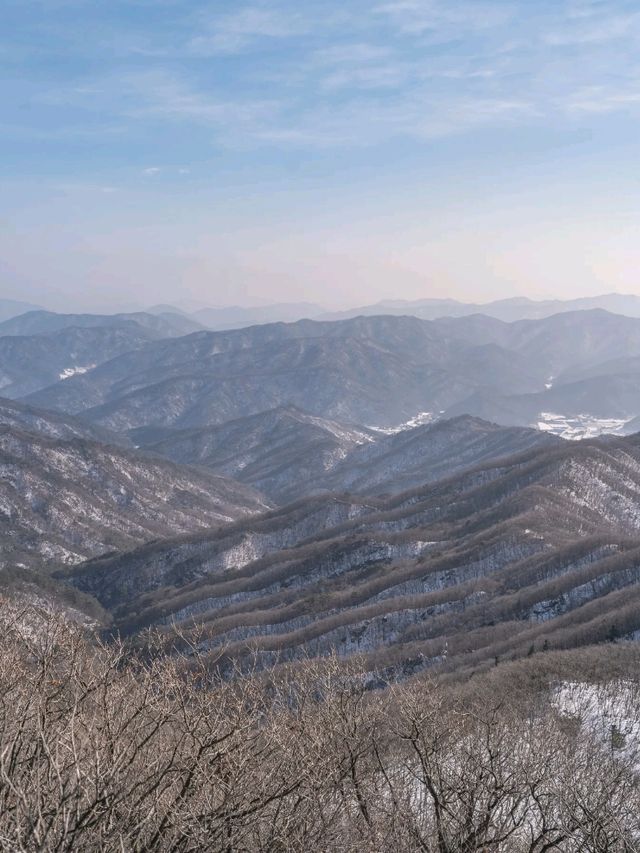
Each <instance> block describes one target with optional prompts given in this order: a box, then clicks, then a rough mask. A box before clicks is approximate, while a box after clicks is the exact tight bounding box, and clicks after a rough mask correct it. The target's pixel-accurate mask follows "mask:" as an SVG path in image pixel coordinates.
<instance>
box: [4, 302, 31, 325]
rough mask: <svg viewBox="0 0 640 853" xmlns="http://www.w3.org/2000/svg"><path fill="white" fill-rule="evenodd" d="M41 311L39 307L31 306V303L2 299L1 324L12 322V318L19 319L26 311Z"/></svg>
mask: <svg viewBox="0 0 640 853" xmlns="http://www.w3.org/2000/svg"><path fill="white" fill-rule="evenodd" d="M40 310H41V309H40V308H39V307H38V306H37V305H31V304H30V303H29V302H20V301H18V300H16V299H0V323H2V322H4V321H5V320H10V319H11V317H17V316H18V314H24V313H25V312H26V311H40Z"/></svg>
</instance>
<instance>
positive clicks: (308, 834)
mask: <svg viewBox="0 0 640 853" xmlns="http://www.w3.org/2000/svg"><path fill="white" fill-rule="evenodd" d="M0 620H1V626H0V679H1V683H0V714H1V726H2V728H1V732H2V743H1V752H0V798H1V803H0V843H1V845H2V849H3V850H7V851H9V850H11V851H36V850H38V851H70V850H82V851H85V850H86V851H94V850H95V851H129V850H131V851H147V850H158V851H165V850H166V851H201V850H213V851H227V853H231V851H233V852H234V853H235V851H301V853H302V851H305V853H307V851H318V852H319V851H381V853H382V851H388V850H397V851H425V853H431V851H433V853H462V851H464V852H465V853H472V851H478V853H479V851H496V853H520V851H522V853H545V851H551V850H560V851H576V853H578V851H580V853H584V851H593V853H596V851H597V853H604V851H634V850H637V849H639V847H638V844H639V839H640V780H639V778H638V773H637V768H638V754H637V735H638V730H639V726H640V685H638V684H637V683H635V682H634V680H633V678H631V677H630V676H629V672H632V671H633V670H634V669H635V670H636V671H637V653H636V651H635V648H634V647H633V646H632V645H631V644H612V645H611V646H609V647H599V649H598V650H596V651H595V652H594V650H593V649H590V650H586V652H582V651H580V650H578V651H576V652H570V653H569V652H568V653H554V652H549V653H548V654H547V655H546V656H545V654H544V653H540V654H536V655H532V656H531V657H530V658H529V659H526V660H524V661H519V662H517V663H514V664H512V665H508V664H506V665H504V667H499V668H496V669H495V670H494V671H493V672H489V673H488V674H487V673H485V674H484V675H483V676H481V677H478V678H477V679H474V678H471V679H469V680H467V681H466V682H465V683H463V684H461V683H459V682H456V681H453V680H448V681H447V680H445V681H442V680H441V681H436V680H433V679H424V678H422V679H420V680H413V681H408V682H404V683H403V684H401V685H395V686H394V685H390V686H389V687H388V689H386V690H372V689H370V687H371V683H370V677H369V680H368V681H367V680H366V679H365V678H364V677H363V676H362V675H361V674H360V672H359V670H358V662H357V661H355V660H353V661H350V662H349V663H348V665H347V664H344V663H341V662H340V661H338V660H337V659H335V658H330V659H325V660H313V661H309V662H306V663H298V664H297V665H296V666H295V667H294V668H291V669H284V668H280V669H279V670H272V671H270V672H264V671H260V672H256V673H254V674H248V675H247V674H246V673H245V674H243V675H238V676H237V677H236V678H231V679H229V678H225V679H224V680H222V679H220V678H219V677H217V676H216V670H215V666H213V665H212V660H211V657H210V656H209V657H206V656H200V655H199V654H198V652H197V648H196V647H192V648H190V649H189V650H188V653H184V652H183V653H182V654H177V655H172V656H167V655H164V654H157V655H156V654H154V653H153V646H152V645H151V646H150V647H149V648H150V649H151V651H149V648H148V649H147V651H146V653H145V655H144V657H141V656H140V654H139V653H136V654H134V653H132V652H131V651H130V650H128V649H127V648H126V647H125V646H124V645H122V644H117V643H116V644H110V645H108V646H104V645H101V644H100V643H99V642H98V641H97V640H96V638H95V637H93V636H91V635H90V634H88V633H87V632H86V630H84V629H82V628H80V627H79V626H78V625H77V624H73V623H70V622H68V621H66V620H65V619H64V618H63V617H61V616H59V615H55V614H54V615H52V614H51V613H45V612H38V611H36V610H34V609H33V608H29V609H20V608H19V607H17V606H16V604H15V603H14V604H11V603H8V602H4V603H3V605H2V609H1V616H0ZM560 657H561V659H560ZM596 658H597V659H596ZM556 665H557V666H558V667H560V668H561V669H562V671H563V673H565V674H566V673H573V674H574V675H575V681H567V680H566V679H565V680H563V682H562V684H558V683H555V686H554V678H553V671H554V666H556ZM589 668H591V670H600V671H602V670H603V669H606V670H607V672H608V677H609V679H610V681H609V682H605V683H600V685H597V684H593V683H592V684H591V686H590V687H589V688H587V689H586V692H585V690H584V689H583V688H584V685H585V684H586V679H587V678H588V677H589V672H587V669H589ZM581 678H585V681H584V682H581V681H580V679H581ZM507 684H508V687H507ZM581 684H582V687H581ZM593 691H596V692H597V693H598V691H600V692H599V693H598V695H597V696H596V697H595V701H594V697H593V695H592V694H593ZM607 697H608V698H607ZM607 701H609V703H610V705H611V708H610V710H611V714H612V715H613V716H610V717H606V719H605V718H603V717H601V716H597V717H594V716H593V713H592V712H593V708H594V707H597V708H598V709H599V710H598V714H600V715H601V714H602V709H603V708H604V707H605V706H606V704H607ZM611 720H615V721H616V722H615V723H612V722H611Z"/></svg>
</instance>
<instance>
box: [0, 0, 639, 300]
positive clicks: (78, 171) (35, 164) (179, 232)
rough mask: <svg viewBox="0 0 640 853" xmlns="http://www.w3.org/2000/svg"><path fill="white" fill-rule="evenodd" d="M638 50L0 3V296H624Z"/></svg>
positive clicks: (165, 3)
mask: <svg viewBox="0 0 640 853" xmlns="http://www.w3.org/2000/svg"><path fill="white" fill-rule="evenodd" d="M639 48H640V3H639V2H638V0H634V2H628V0H606V2H601V0H567V2H565V1H564V0H555V2H546V1H545V0H539V2H532V1H531V0H528V1H527V2H523V1H522V0H520V2H514V1H513V0H487V2H484V0H468V1H467V2H463V0H379V2H378V0H369V2H360V0H342V2H336V0H325V2H315V0H307V2H296V3H294V2H255V0H254V2H249V3H243V2H233V3H223V2H199V0H192V2H178V0H128V2H125V0H19V2H17V0H4V3H3V26H2V30H1V33H0V65H1V68H2V82H1V84H0V85H1V91H0V96H1V97H0V104H1V105H2V106H1V107H0V151H1V157H0V180H1V182H2V187H1V198H0V226H1V227H0V273H1V274H2V281H3V292H4V295H6V296H12V297H25V298H32V299H34V300H36V301H39V302H42V303H45V304H48V305H52V306H55V307H61V306H64V305H66V304H67V303H69V304H70V303H71V302H73V303H74V304H79V305H81V306H82V307H102V306H105V305H108V304H111V305H113V306H116V305H118V306H119V305H124V304H129V303H132V304H133V303H139V304H145V303H150V302H160V301H163V302H164V301H174V302H180V301H186V300H195V301H203V302H208V303H213V304H225V303H226V304H229V303H245V304H246V303H257V302H265V301H284V300H287V301H291V300H296V301H297V300H313V301H320V302H324V303H326V304H328V305H346V304H358V303H363V302H373V301H376V300H378V299H382V298H386V297H393V298H410V299H411V298H420V297H427V296H442V295H453V296H457V297H459V298H463V299H476V300H479V301H481V300H484V299H490V298H495V297H499V296H508V295H515V294H523V293H526V294H529V295H532V296H540V297H541V296H550V295H554V296H575V295H579V294H586V293H597V292H603V291H611V290H618V291H622V292H640V282H639V281H638V278H637V274H636V271H637V269H638V268H639V267H640V263H639V262H640V249H638V248H637V244H638V243H639V242H640V241H638V233H640V231H639V229H638V225H639V224H640V195H639V189H640V176H639V174H638V171H639V159H638V153H639V145H638V142H639V137H638V130H639V122H638V119H639V118H640V50H639Z"/></svg>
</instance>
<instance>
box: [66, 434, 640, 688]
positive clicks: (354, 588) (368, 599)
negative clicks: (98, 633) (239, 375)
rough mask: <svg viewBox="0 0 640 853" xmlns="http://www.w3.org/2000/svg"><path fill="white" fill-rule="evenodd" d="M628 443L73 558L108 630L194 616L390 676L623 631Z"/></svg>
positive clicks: (493, 465)
mask: <svg viewBox="0 0 640 853" xmlns="http://www.w3.org/2000/svg"><path fill="white" fill-rule="evenodd" d="M639 505H640V438H639V437H638V436H633V437H631V438H626V439H611V440H608V441H591V442H582V443H579V444H575V443H562V444H560V445H558V446H552V447H545V446H542V447H537V448H534V449H533V450H529V451H527V452H525V453H520V454H518V455H516V456H512V457H509V458H507V459H505V458H502V459H500V460H496V461H491V462H489V463H487V464H485V465H481V466H478V467H476V468H473V469H471V470H467V471H465V472H464V473H462V474H459V475H455V476H453V477H450V478H447V479H444V480H440V481H438V482H436V483H431V484H428V485H426V486H420V487H418V488H416V489H412V490H410V491H407V492H402V493H400V494H396V495H393V496H391V497H386V498H367V497H359V498H356V497H350V496H348V495H342V496H337V495H328V496H320V497H316V498H312V499H305V500H302V501H299V502H298V503H296V504H293V505H290V506H288V507H284V508H282V509H280V510H277V511H273V512H269V513H266V514H263V515H261V516H258V517H254V518H250V519H246V520H241V521H238V522H235V523H232V524H229V525H226V526H224V527H221V528H219V529H218V530H216V531H211V532H207V533H204V534H195V535H192V536H189V537H181V538H177V539H176V538H174V539H169V540H166V541H157V542H153V543H149V544H147V545H145V546H142V547H140V548H137V549H134V550H132V551H130V552H128V553H123V554H119V555H113V556H105V557H102V558H97V559H94V560H90V561H88V562H86V563H83V564H81V565H79V566H76V567H75V568H73V569H72V570H70V571H69V573H67V576H66V580H67V582H70V583H71V584H72V585H73V586H74V587H75V588H76V589H78V590H80V591H82V592H84V593H87V594H90V595H94V596H96V597H97V599H98V600H99V601H100V603H101V604H102V605H103V606H104V607H106V608H108V609H109V611H110V612H111V614H112V616H113V618H114V620H115V624H116V626H117V628H118V629H119V630H123V631H125V632H129V633H130V632H136V631H138V630H139V629H141V628H143V627H145V626H147V625H153V624H155V625H166V624H168V623H169V622H170V621H174V620H176V621H178V622H179V623H182V628H183V630H185V631H186V632H187V634H188V632H189V630H190V627H191V626H192V625H193V620H196V621H197V622H199V623H200V622H201V623H203V626H204V627H203V629H202V630H200V632H199V633H198V638H199V640H198V642H199V643H200V644H201V648H202V647H209V648H212V649H221V648H223V647H224V649H225V653H226V654H227V655H228V656H236V655H242V654H245V653H246V652H248V650H249V649H252V650H255V651H256V652H257V653H258V655H259V658H260V659H261V660H262V661H263V662H265V663H274V662H277V661H286V660H291V659H296V658H299V657H300V656H303V655H311V656H313V655H325V654H327V653H329V652H331V651H333V650H337V652H338V654H339V655H340V656H348V655H351V654H364V655H365V656H366V662H367V664H368V667H369V668H371V669H375V670H377V671H379V672H382V673H383V674H386V675H389V674H390V673H392V674H395V675H397V674H403V675H408V674H411V673H413V672H415V671H418V670H421V669H425V668H428V667H431V666H434V665H436V664H437V665H439V666H440V667H442V666H444V667H445V668H452V669H453V668H460V667H462V666H468V665H470V664H474V665H489V664H491V665H492V664H493V662H494V660H500V659H503V658H506V659H511V658H512V657H513V658H516V657H525V656H526V655H527V654H530V653H531V651H532V650H533V651H540V650H543V649H547V648H570V647H573V646H579V645H583V644H589V643H594V642H601V641H606V640H610V639H612V638H624V637H634V636H636V634H635V632H636V631H638V630H640V607H639V605H640V568H639V567H640V512H639V511H638V506H639Z"/></svg>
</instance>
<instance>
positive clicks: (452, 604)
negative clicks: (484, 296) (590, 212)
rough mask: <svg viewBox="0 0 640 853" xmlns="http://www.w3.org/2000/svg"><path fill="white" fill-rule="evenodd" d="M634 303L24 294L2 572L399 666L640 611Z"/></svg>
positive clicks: (605, 624)
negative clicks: (146, 299)
mask: <svg viewBox="0 0 640 853" xmlns="http://www.w3.org/2000/svg"><path fill="white" fill-rule="evenodd" d="M634 301H635V298H633V297H619V298H617V297H616V298H615V299H614V297H602V299H601V300H591V301H588V300H587V301H584V300H582V301H580V305H579V306H576V305H575V304H569V303H562V304H561V306H560V307H559V306H558V305H557V304H555V303H549V304H547V303H545V304H544V305H543V304H542V303H530V302H529V301H521V300H510V301H508V303H509V304H508V305H507V304H506V303H493V305H492V306H489V307H488V306H482V309H483V312H484V313H477V311H476V310H475V309H477V307H478V306H462V307H460V306H459V308H458V309H456V310H454V309H455V306H453V307H452V304H451V303H449V302H447V303H445V304H444V305H443V304H442V303H439V307H437V306H436V305H435V304H434V303H433V301H429V302H428V304H427V303H426V302H425V303H421V306H422V307H420V306H412V308H411V311H412V312H415V313H416V314H417V313H418V311H419V310H424V312H426V313H428V312H432V313H433V315H434V319H426V318H425V317H420V316H412V315H409V314H401V313H396V312H395V311H393V310H391V309H389V313H387V314H371V315H370V316H365V315H366V314H367V313H368V312H367V311H364V312H363V315H359V316H356V317H348V318H345V319H337V320H326V319H325V320H321V319H300V320H296V321H295V322H259V323H258V324H256V325H251V326H245V327H242V328H238V329H233V328H227V329H224V330H220V331H214V330H210V329H206V328H202V326H204V325H206V323H205V320H206V321H207V322H211V315H208V317H205V316H204V313H202V312H201V317H200V319H201V320H202V322H199V321H198V320H196V319H194V318H193V317H187V316H185V315H184V314H180V313H178V312H175V311H173V310H172V309H171V307H170V306H156V307H155V308H154V309H152V310H151V311H149V312H140V313H131V314H118V315H87V314H66V315H59V314H55V313H53V312H47V311H41V310H38V311H29V312H26V313H24V314H21V315H17V316H14V317H12V318H10V319H8V320H6V321H4V322H1V323H0V381H1V383H2V388H1V389H0V391H1V393H2V394H3V395H4V399H0V469H1V471H2V477H1V478H0V537H1V540H0V541H1V542H2V566H1V567H0V571H2V572H4V575H3V576H4V578H5V583H6V584H9V583H14V582H15V578H16V577H19V580H20V583H24V573H25V572H26V573H27V576H30V577H33V579H34V582H35V581H36V580H37V581H38V583H40V584H42V583H43V582H44V581H43V579H46V580H47V584H49V586H48V587H47V589H48V590H49V593H50V592H51V590H52V589H53V590H54V591H55V590H60V591H61V594H62V592H64V591H65V590H66V591H69V590H71V591H72V592H73V591H75V592H74V594H75V593H78V594H82V595H83V596H85V598H84V599H81V600H83V601H94V602H95V603H96V608H95V612H99V613H103V616H102V617H101V618H102V619H103V622H104V626H105V627H109V626H110V627H112V628H115V629H117V630H120V631H123V632H125V633H135V632H137V631H138V630H139V629H141V628H144V627H146V626H149V625H155V626H161V627H162V626H166V625H167V624H168V623H169V622H170V621H172V620H177V621H178V622H182V623H184V624H183V627H184V630H185V631H187V632H188V631H189V630H190V629H191V627H192V624H193V620H194V619H197V620H204V622H205V625H206V643H207V644H208V646H207V647H209V646H210V647H211V648H215V647H217V646H219V645H220V644H224V645H225V646H227V647H228V648H229V649H230V650H231V653H233V654H238V655H240V656H242V655H244V654H245V652H246V651H247V649H248V647H249V646H257V648H259V649H260V655H261V656H262V659H263V660H264V662H274V661H276V660H287V659H297V658H298V657H299V656H300V655H302V654H326V653H328V652H329V651H331V650H335V649H337V650H338V651H339V653H340V654H342V655H350V654H352V653H355V652H365V653H366V654H367V655H369V656H370V664H371V666H372V668H373V667H374V665H375V667H379V666H383V667H387V668H388V670H389V672H390V673H392V674H393V676H394V677H396V676H399V677H403V676H404V675H407V674H410V673H411V672H414V671H418V670H421V669H424V668H426V667H429V666H433V665H438V666H441V667H442V666H450V667H453V668H457V667H467V666H470V667H473V666H475V665H481V664H482V665H484V663H483V662H486V661H489V660H492V659H494V658H501V657H502V656H504V655H507V654H508V655H513V654H515V655H521V654H526V653H527V652H528V650H529V649H530V648H531V647H532V646H533V647H534V648H536V649H537V648H538V647H541V646H542V645H543V644H544V643H545V642H546V643H547V645H552V646H553V645H554V644H555V645H557V646H558V647H560V646H562V645H563V644H565V645H566V644H568V645H571V644H574V645H579V644H581V643H585V642H595V641H600V640H602V639H606V637H607V636H608V632H609V634H611V632H613V633H615V634H616V636H618V635H619V636H624V637H631V636H635V631H636V630H638V631H640V624H637V625H636V621H637V620H636V617H635V612H636V609H637V608H636V609H634V608H635V599H636V597H637V595H640V587H637V582H638V580H639V577H638V576H637V572H636V570H635V560H636V558H637V554H638V553H640V509H638V507H639V506H640V450H639V447H640V445H639V444H638V440H637V436H635V435H631V433H633V432H635V431H636V429H640V426H638V425H639V424H640V317H635V316H627V315H625V314H623V313H612V312H611V311H607V310H604V309H603V307H602V305H603V304H607V305H609V307H612V306H613V305H614V303H615V304H617V305H618V307H619V308H620V309H622V308H623V307H624V308H625V310H626V311H627V312H628V313H629V314H631V313H632V312H633V310H634ZM596 303H597V305H596ZM305 307H306V306H303V307H302V308H303V309H304V308H305ZM396 307H398V308H399V306H396ZM445 307H447V308H448V309H450V311H449V314H448V315H447V316H440V315H439V312H440V311H441V310H444V308H445ZM577 307H579V310H576V309H577ZM466 308H469V309H470V310H469V312H467V311H466ZM472 308H473V309H474V311H473V312H472V311H471V309H472ZM558 308H559V310H557V311H556V312H555V313H551V315H550V316H537V315H538V314H540V315H545V314H546V312H547V310H549V311H551V312H552V311H553V310H555V309H558ZM280 310H281V306H274V308H273V312H271V314H270V313H269V312H266V313H264V314H263V317H262V319H266V318H267V316H275V315H277V313H278V311H280ZM287 310H288V309H287ZM292 310H293V309H292ZM301 310H302V309H301ZM511 311H513V312H515V313H517V312H518V311H519V312H520V314H519V316H518V318H517V319H509V320H507V319H504V317H506V316H508V315H509V312H511ZM491 312H492V313H493V316H492V315H491ZM532 313H535V314H536V316H534V317H529V316H528V315H529V314H532ZM639 313H640V312H639ZM456 314H458V315H459V316H455V315H456ZM293 315H295V311H293ZM498 315H502V316H498ZM218 319H220V318H219V317H218ZM216 322H217V321H216ZM225 322H228V325H233V318H232V317H231V315H229V314H227V316H226V320H225ZM612 432H613V433H617V437H612V436H610V435H609V436H607V435H603V436H602V437H601V438H599V439H596V440H588V441H583V442H574V441H569V442H568V441H566V440H564V439H565V438H567V437H571V438H574V437H585V436H590V435H597V434H599V433H612ZM624 435H627V436H629V437H623V436H624ZM16 572H18V575H16V574H15V573H16ZM51 584H53V586H51ZM49 593H48V594H49ZM86 596H89V598H86ZM98 605H99V606H98ZM100 608H104V610H101V609H100Z"/></svg>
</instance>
